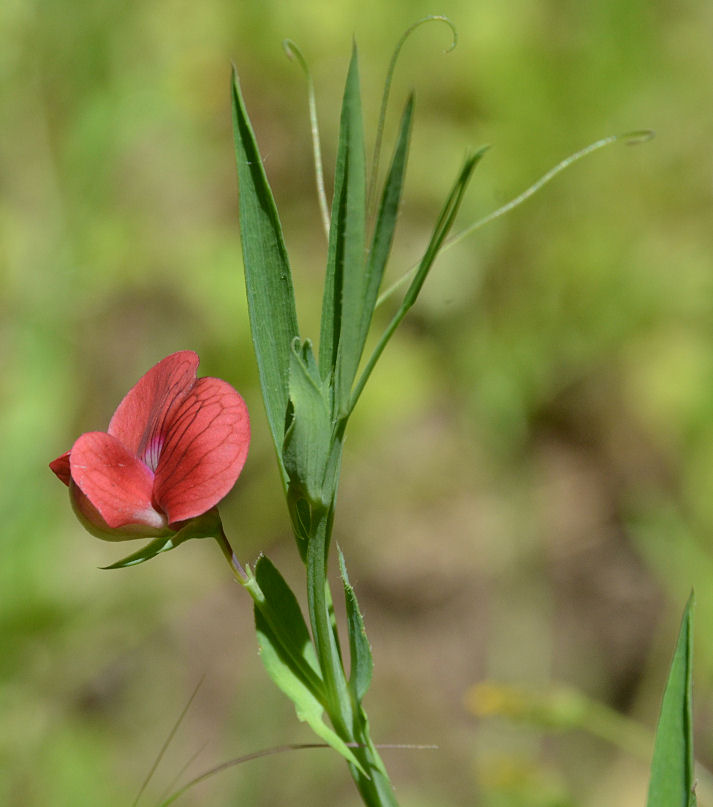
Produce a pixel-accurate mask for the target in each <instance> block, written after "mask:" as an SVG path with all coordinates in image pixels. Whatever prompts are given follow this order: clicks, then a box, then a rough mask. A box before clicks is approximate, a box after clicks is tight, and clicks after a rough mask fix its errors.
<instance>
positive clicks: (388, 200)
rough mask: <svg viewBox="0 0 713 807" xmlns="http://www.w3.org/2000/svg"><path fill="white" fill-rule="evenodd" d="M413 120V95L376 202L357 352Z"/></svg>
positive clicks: (388, 240) (390, 231) (387, 247)
mask: <svg viewBox="0 0 713 807" xmlns="http://www.w3.org/2000/svg"><path fill="white" fill-rule="evenodd" d="M412 121H413V95H411V96H409V99H408V102H407V103H406V107H405V109H404V112H403V115H402V117H401V126H400V128H399V136H398V139H397V141H396V148H395V150H394V156H393V159H392V161H391V168H390V169H389V174H388V176H387V178H386V182H385V184H384V192H383V194H382V197H381V204H380V205H379V213H378V216H377V219H376V226H375V228H374V236H373V239H372V242H371V249H370V250H369V257H368V260H367V264H366V283H365V289H364V294H365V299H364V305H363V309H362V320H361V328H360V333H359V343H360V347H359V353H360V356H361V352H362V351H363V349H364V343H365V342H366V338H367V335H368V332H369V326H370V325H371V319H372V316H373V314H374V309H375V308H376V301H377V299H378V296H379V289H380V287H381V281H382V279H383V277H384V270H385V269H386V262H387V260H388V258H389V253H390V252H391V245H392V243H393V239H394V230H395V229H396V219H397V217H398V213H399V205H400V203H401V195H402V192H403V185H404V175H405V173H406V161H407V157H408V149H409V142H410V138H411V125H412Z"/></svg>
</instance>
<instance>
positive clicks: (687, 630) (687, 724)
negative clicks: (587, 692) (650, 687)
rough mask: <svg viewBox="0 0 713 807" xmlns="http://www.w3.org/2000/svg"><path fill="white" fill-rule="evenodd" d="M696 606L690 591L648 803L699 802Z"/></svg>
mask: <svg viewBox="0 0 713 807" xmlns="http://www.w3.org/2000/svg"><path fill="white" fill-rule="evenodd" d="M693 608H694V596H693V594H691V596H690V598H689V600H688V603H687V605H686V609H685V611H684V613H683V620H682V622H681V630H680V632H679V635H678V642H677V644H676V650H675V652H674V656H673V662H672V663H671V671H670V673H669V677H668V681H667V683H666V690H665V692H664V696H663V703H662V705H661V715H660V717H659V723H658V728H657V729H656V742H655V744H654V754H653V760H652V762H651V780H650V782H649V795H648V800H647V807H692V805H695V803H696V798H695V792H694V789H693V788H694V774H693V733H692V692H691V690H692V662H693Z"/></svg>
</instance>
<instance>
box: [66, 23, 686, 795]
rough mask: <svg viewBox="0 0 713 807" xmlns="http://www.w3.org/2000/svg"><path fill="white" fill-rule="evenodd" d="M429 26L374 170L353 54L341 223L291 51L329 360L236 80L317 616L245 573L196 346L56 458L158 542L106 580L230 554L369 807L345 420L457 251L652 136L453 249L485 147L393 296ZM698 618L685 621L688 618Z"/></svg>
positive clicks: (265, 385) (267, 352) (270, 570)
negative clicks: (309, 332) (385, 161)
mask: <svg viewBox="0 0 713 807" xmlns="http://www.w3.org/2000/svg"><path fill="white" fill-rule="evenodd" d="M428 19H440V20H444V21H446V22H447V23H448V24H449V25H450V22H449V21H448V20H446V19H445V18H442V17H429V18H425V19H424V20H420V21H419V22H417V23H416V24H415V25H414V26H412V27H411V28H410V29H409V30H408V31H407V32H406V33H405V34H404V36H403V37H402V39H401V40H400V42H399V43H398V45H397V48H396V50H395V52H394V56H393V59H392V61H391V64H390V67H389V70H388V73H387V80H386V84H385V90H384V95H383V100H382V106H381V113H380V120H379V124H378V127H377V135H376V146H375V153H374V157H373V159H372V162H371V166H369V165H368V164H367V159H366V149H365V135H364V124H363V118H362V110H361V97H360V86H359V66H358V54H357V49H356V46H354V48H353V50H352V55H351V61H350V64H349V69H348V73H347V79H346V85H345V89H344V94H343V99H342V106H341V116H340V129H339V140H338V148H337V158H336V170H335V179H334V190H333V194H332V199H331V211H330V210H329V206H328V204H327V198H326V193H325V191H324V187H323V179H322V177H323V172H322V163H321V155H320V146H319V136H318V130H317V124H316V111H315V103H314V92H313V88H312V80H311V76H310V75H309V70H308V68H307V64H306V62H305V60H304V58H303V56H302V54H301V53H300V51H299V49H298V48H297V46H296V45H295V44H294V43H292V42H289V41H287V42H286V44H285V47H286V50H287V52H288V55H290V56H292V57H293V58H296V59H297V61H298V62H299V63H300V65H301V66H302V68H303V69H304V70H305V73H306V75H307V79H308V84H309V106H310V118H311V122H312V131H313V142H314V154H315V166H316V176H317V189H318V196H319V203H320V211H321V214H322V222H323V226H324V229H325V232H326V235H327V239H328V248H327V261H326V269H325V274H324V290H323V297H322V312H321V322H320V330H319V342H318V346H317V347H316V348H315V346H314V343H313V342H312V340H311V339H310V338H307V337H305V336H303V335H302V333H301V332H300V329H299V326H298V317H297V310H296V305H295V295H294V290H293V281H292V271H291V268H290V262H289V258H288V254H287V249H286V247H285V242H284V239H283V234H282V226H281V223H280V218H279V215H278V211H277V208H276V205H275V201H274V197H273V194H272V191H271V188H270V185H269V183H268V180H267V177H266V174H265V170H264V167H263V161H262V158H261V156H260V152H259V149H258V146H257V142H256V138H255V134H254V132H253V129H252V126H251V123H250V119H249V117H248V113H247V110H246V107H245V103H244V100H243V97H242V94H241V89H240V84H239V81H238V75H237V71H236V70H235V69H234V70H233V80H232V108H233V124H234V138H235V152H236V158H237V172H238V182H239V214H240V233H241V239H242V248H243V259H244V270H245V284H246V291H247V301H248V311H249V317H250V325H251V330H252V339H253V345H254V349H255V355H256V358H257V366H258V372H259V379H260V385H261V389H262V396H263V401H264V406H265V412H266V415H267V422H268V426H269V430H270V433H271V436H272V441H273V445H274V449H275V453H276V457H277V463H278V466H279V471H280V478H281V482H282V487H283V491H284V495H285V499H286V503H287V512H288V514H289V519H290V524H291V528H292V533H293V535H294V540H295V544H296V548H297V551H298V553H299V557H300V559H301V561H302V563H303V565H304V572H305V583H306V602H307V614H306V616H305V614H304V613H303V611H302V609H301V607H300V605H299V602H298V598H297V596H296V595H295V593H294V592H293V591H292V590H291V588H290V586H289V585H288V583H287V582H286V581H285V579H284V577H283V576H282V575H281V574H280V572H279V571H278V569H277V568H276V567H275V565H274V564H273V563H272V562H271V561H270V560H269V559H268V558H267V557H265V556H261V557H260V558H259V559H258V560H257V562H256V563H255V564H254V565H253V566H251V565H249V564H246V565H242V564H241V563H240V562H239V560H238V558H237V555H236V553H235V552H234V550H233V547H232V546H231V544H230V543H229V541H228V538H227V536H226V535H225V533H224V531H223V527H222V524H221V521H220V517H219V516H218V512H217V509H216V506H217V505H218V503H219V501H220V500H221V499H222V497H223V496H224V495H225V494H226V493H227V492H228V491H229V490H230V488H231V487H232V486H233V484H234V483H235V482H236V480H237V478H238V476H239V474H240V472H241V469H242V467H243V463H244V462H245V458H246V454H247V449H248V443H249V438H250V426H249V422H248V416H247V409H246V407H245V404H244V402H243V400H242V398H241V397H240V395H239V394H238V393H237V392H236V391H235V390H233V389H232V387H230V386H229V385H228V384H227V383H226V382H224V381H221V380H219V379H198V380H196V377H195V373H196V368H197V365H198V357H197V356H196V355H195V354H194V353H193V352H192V351H182V352H180V353H176V354H173V355H172V356H169V357H167V358H165V359H163V360H162V361H161V362H159V364H157V365H156V366H155V367H154V368H152V369H151V370H150V371H149V372H148V373H147V374H146V375H145V376H144V377H143V378H142V379H141V380H140V381H139V382H138V384H137V385H136V386H135V387H134V388H133V389H132V390H131V391H130V392H129V393H128V395H127V396H126V398H125V399H124V400H123V401H122V403H121V404H120V406H119V407H118V409H117V411H116V413H115V415H114V417H113V418H112V420H111V423H110V425H109V427H108V431H107V432H106V433H104V432H91V433H89V434H85V435H82V436H81V437H80V438H79V439H78V440H77V441H76V442H75V444H74V446H73V447H72V449H71V450H70V451H69V452H66V453H65V454H63V455H61V456H60V457H58V458H57V460H55V461H54V462H52V463H51V467H52V470H53V471H54V472H55V474H56V475H57V476H58V477H59V478H60V479H61V480H62V481H63V482H65V484H67V485H68V487H69V489H70V497H71V499H72V502H73V506H74V508H75V511H76V512H77V514H78V516H79V518H80V520H81V521H82V523H83V524H84V525H85V526H86V527H87V529H89V531H90V532H92V533H93V534H95V535H97V536H98V537H101V538H105V539H108V540H125V539H129V538H136V537H144V538H147V537H148V538H151V539H152V540H151V541H150V542H149V543H148V544H147V545H146V546H145V547H144V548H143V549H141V550H139V551H138V552H135V553H133V554H132V555H129V556H128V557H126V558H124V559H123V560H122V561H119V562H117V563H115V564H113V565H112V566H111V567H109V568H121V567H125V566H132V565H135V564H137V563H142V562H144V561H146V560H149V559H151V558H153V557H155V556H156V555H158V554H159V553H161V552H164V551H167V550H170V549H173V548H175V547H176V546H178V545H179V544H180V543H182V542H184V541H185V540H188V539H189V538H206V537H210V538H214V539H215V540H216V541H217V542H218V544H219V546H220V549H221V550H222V552H223V554H224V556H225V558H226V560H227V561H228V563H229V565H230V569H231V571H232V573H233V575H234V577H235V578H236V580H237V581H238V582H239V583H240V584H241V586H243V587H244V588H245V590H246V591H247V592H248V593H249V595H250V596H251V598H252V600H253V607H254V617H255V627H256V633H257V643H258V647H259V652H260V656H261V659H262V662H263V664H264V666H265V669H266V671H267V673H268V674H269V676H270V678H271V679H272V680H273V682H274V683H275V684H276V685H277V687H278V688H279V689H280V690H281V691H282V692H283V693H284V694H285V695H287V696H288V697H289V698H290V699H291V700H292V702H293V703H294V706H295V709H296V712H297V716H298V718H299V719H300V720H302V721H304V722H306V723H307V724H308V725H309V726H310V727H311V728H312V730H313V731H314V732H315V734H316V735H317V736H318V738H319V739H320V740H321V741H322V743H324V744H327V745H328V746H331V748H333V749H334V750H335V751H337V752H338V753H339V754H340V755H341V756H342V757H343V758H344V759H345V760H346V762H347V765H348V767H349V771H350V773H351V775H352V777H353V779H354V782H355V783H356V786H357V789H358V791H359V793H360V795H361V798H362V800H363V802H364V804H366V805H369V806H370V807H394V806H395V805H396V804H397V802H396V797H395V794H394V790H393V788H392V785H391V782H390V780H389V776H388V773H387V771H386V768H385V766H384V763H383V761H382V759H381V757H380V755H379V752H378V749H377V744H376V743H375V742H374V741H373V739H372V736H371V731H370V724H369V720H368V718H367V714H366V711H365V708H364V699H365V696H366V694H367V692H368V690H369V686H370V683H371V678H372V668H373V661H372V654H371V648H370V645H369V641H368V639H367V634H366V629H365V625H364V620H363V618H362V615H361V612H360V609H359V605H358V602H357V597H356V593H355V591H354V588H353V587H352V585H351V583H350V581H349V576H348V573H347V564H346V560H345V556H344V554H343V553H342V552H341V550H338V566H339V572H340V577H341V591H340V593H339V596H340V597H343V598H344V603H345V608H346V625H345V626H344V628H341V629H340V626H339V625H338V624H337V620H336V618H335V611H334V607H333V602H334V599H333V598H334V594H333V592H332V590H331V587H330V582H329V578H328V568H329V561H330V550H331V549H332V543H333V541H332V530H333V526H334V522H335V511H336V504H337V491H338V485H339V477H340V469H341V461H342V449H343V445H344V440H345V435H346V431H347V428H348V424H349V420H350V417H351V415H352V413H353V412H354V409H355V407H356V405H357V403H358V401H359V398H360V396H361V394H362V392H363V390H364V388H365V386H366V384H367V382H368V381H369V379H370V377H371V374H372V372H373V370H374V368H375V366H376V364H377V362H378V361H379V358H380V357H381V355H382V353H383V351H384V349H385V348H386V346H387V344H388V343H389V340H390V339H391V338H392V336H393V335H394V333H395V331H396V330H397V328H398V327H399V325H400V324H401V322H402V321H403V319H404V317H405V315H406V313H407V312H408V310H409V309H410V308H411V306H412V305H413V304H414V303H415V301H416V299H417V298H418V295H419V293H420V291H421V289H422V287H423V284H424V282H425V280H426V278H427V276H428V273H429V272H430V270H431V268H432V267H433V264H434V261H435V259H436V257H437V256H438V254H439V251H440V250H441V249H442V248H443V247H444V246H445V245H450V244H452V243H454V242H455V241H456V240H459V239H460V238H462V237H464V236H466V235H468V234H470V233H471V232H473V231H474V230H475V229H477V228H478V227H479V226H481V225H482V224H484V223H486V222H487V221H490V220H492V219H493V218H495V217H496V216H498V215H501V214H502V213H505V212H507V211H508V210H509V209H511V208H512V207H514V206H515V205H516V204H519V203H520V202H522V201H524V200H525V199H526V198H527V197H528V196H529V195H531V194H532V193H534V192H535V191H536V190H537V189H539V187H541V186H542V185H543V184H545V182H547V181H549V180H550V179H552V177H554V176H555V175H556V174H557V173H559V171H561V170H563V169H564V168H566V167H567V166H569V165H570V164H571V163H572V162H573V161H574V160H577V159H579V158H581V157H583V156H585V155H586V154H589V153H591V152H592V151H594V150H596V149H599V148H602V147H603V146H606V145H608V144H609V143H613V142H615V141H617V140H621V139H623V140H624V141H625V142H629V143H631V142H637V141H638V140H640V139H642V138H644V137H646V133H642V132H634V133H630V134H628V135H624V136H622V137H616V136H615V137H609V138H605V139H603V140H600V141H597V142H596V143H594V144H592V145H591V146H588V147H587V148H585V149H583V150H582V151H580V152H578V153H576V154H575V155H573V156H572V157H570V158H567V159H566V160H564V161H563V162H562V163H560V164H559V165H558V166H556V167H555V168H554V169H552V170H551V171H550V172H548V173H547V174H546V175H545V176H544V177H543V178H542V179H541V180H539V181H538V182H537V183H535V185H533V186H532V187H531V188H529V189H528V190H527V191H525V192H524V193H523V194H521V195H520V196H519V197H517V198H516V199H514V200H513V201H512V202H510V203H508V204H507V205H505V206H504V207H503V208H500V209H499V210H497V211H495V213H492V214H490V215H489V216H486V217H485V218H484V219H481V220H480V221H478V222H475V223H474V224H472V225H471V226H469V227H468V228H466V230H464V231H462V232H461V233H459V234H458V235H457V236H454V237H451V239H450V240H447V239H448V237H449V234H450V233H451V230H452V227H453V224H454V221H455V219H456V216H457V214H458V210H459V207H460V204H461V201H462V199H463V196H464V193H465V191H466V188H467V187H468V184H469V182H470V180H471V178H472V176H473V172H474V170H475V168H476V167H477V165H478V163H479V162H480V160H481V159H482V157H483V156H484V154H485V152H486V150H487V147H484V148H481V149H479V150H478V151H476V152H475V153H473V154H471V155H468V156H466V157H465V159H464V161H463V164H462V166H461V167H460V169H459V170H458V171H457V173H456V175H455V177H454V179H453V181H452V185H451V187H450V190H449V192H448V193H447V195H446V198H445V201H444V203H443V205H442V208H441V210H440V212H439V214H438V216H437V217H436V220H435V223H434V225H433V228H432V232H431V235H430V238H429V240H428V241H427V243H426V244H425V248H424V250H423V254H422V257H421V258H420V260H419V261H418V262H417V263H416V265H415V266H413V267H412V268H411V270H410V271H409V272H407V273H406V274H404V275H403V276H402V279H401V280H400V281H399V282H398V283H397V284H396V285H395V286H393V287H391V288H390V289H389V290H387V292H385V293H384V292H382V289H381V287H382V281H383V278H384V274H385V269H386V265H387V261H388V258H389V254H390V251H391V246H392V242H393V239H394V232H395V228H396V223H397V218H398V213H399V206H400V203H401V198H402V193H403V188H404V179H405V174H406V165H407V158H408V152H409V142H410V136H411V129H412V122H413V115H414V100H413V97H412V96H411V97H409V98H408V99H407V101H406V103H405V105H404V108H403V112H402V115H401V120H400V124H399V127H398V134H397V137H396V141H395V146H394V149H393V155H392V157H391V162H390V165H389V167H388V170H387V171H386V176H385V179H384V181H383V184H382V186H381V187H380V188H377V180H378V177H379V161H380V151H381V133H382V131H383V124H384V117H385V112H386V106H387V102H388V97H389V91H390V86H391V78H392V74H393V70H394V66H395V63H396V58H397V56H398V53H399V51H400V48H401V46H402V45H403V43H404V42H405V40H406V38H407V36H408V35H409V33H410V32H411V31H412V30H413V29H414V28H415V27H416V26H417V25H420V24H421V23H422V22H425V21H426V20H428ZM454 44H455V40H454ZM367 176H368V177H369V180H368V181H367ZM402 286H405V291H403V296H402V298H401V302H400V303H399V304H398V305H397V306H396V309H395V312H394V313H393V316H392V317H391V320H390V321H389V322H388V324H387V325H386V327H385V329H384V330H383V332H382V333H381V334H380V335H379V336H378V337H377V338H376V340H375V343H374V344H375V346H374V347H373V349H372V351H371V353H369V354H366V355H365V347H366V345H367V339H368V337H369V335H370V331H371V327H372V320H373V316H374V311H375V309H376V307H377V305H378V304H379V303H380V302H381V301H382V300H383V298H384V296H386V295H391V294H393V293H395V292H396V291H398V290H399V289H400V288H401V287H402ZM690 609H691V606H689V609H687V612H686V614H687V616H686V620H687V621H685V622H684V626H688V625H689V623H690ZM687 630H688V628H687ZM685 636H686V638H684V639H682V640H681V642H682V643H683V644H681V643H680V647H679V650H678V651H677V657H676V663H675V665H674V669H673V670H672V679H671V680H672V681H673V682H674V683H673V684H671V685H670V691H669V690H667V701H666V708H667V709H668V711H667V712H666V714H667V715H668V717H667V718H666V717H664V718H663V725H664V730H663V731H664V734H665V735H666V736H665V737H664V739H663V740H661V741H660V743H659V745H657V757H656V760H658V762H657V765H658V768H656V767H655V771H654V772H655V773H656V770H658V774H657V775H658V778H656V776H654V778H652V793H653V794H654V795H653V796H650V805H651V807H658V805H662V807H663V804H664V803H668V802H666V801H665V799H664V800H663V801H662V800H657V798H658V797H657V795H656V794H657V793H659V791H660V789H661V787H665V786H666V785H665V784H664V785H661V782H664V783H665V782H669V775H668V773H667V770H668V769H667V768H666V766H667V765H668V764H669V762H670V760H671V759H672V758H673V757H674V756H675V757H676V759H677V760H678V765H679V768H680V771H679V773H678V779H679V780H680V781H679V782H678V783H677V784H675V786H674V789H676V788H678V791H677V792H679V793H680V791H681V789H683V790H685V789H686V788H688V789H689V790H690V787H691V777H692V774H691V770H692V757H691V744H690V726H689V723H690V641H689V638H688V636H689V634H688V633H686V634H685ZM347 648H348V653H347ZM681 648H683V649H681ZM347 658H348V659H349V664H348V665H347V664H346V663H345V662H346V659H347ZM681 693H682V694H681ZM661 736H663V735H661ZM662 743H663V744H662ZM660 749H663V750H660ZM252 756H253V755H251V757H252ZM656 760H655V762H656ZM223 767H224V766H220V769H222V768H223ZM215 770H218V769H215ZM210 773H211V772H208V774H206V775H209V774H210ZM203 778H205V777H199V779H198V780H194V781H193V782H192V783H189V785H187V786H185V787H183V788H181V790H180V791H178V792H177V793H175V794H174V795H173V796H171V797H170V798H169V799H168V800H166V801H164V802H163V804H164V805H167V804H169V803H171V802H172V801H174V800H175V799H176V798H178V796H180V795H181V793H183V792H185V790H186V789H187V787H189V786H191V784H194V783H195V782H196V781H199V780H202V779H203ZM670 803H671V804H672V803H673V802H670ZM687 803H693V802H687Z"/></svg>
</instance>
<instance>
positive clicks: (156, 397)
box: [108, 350, 199, 470]
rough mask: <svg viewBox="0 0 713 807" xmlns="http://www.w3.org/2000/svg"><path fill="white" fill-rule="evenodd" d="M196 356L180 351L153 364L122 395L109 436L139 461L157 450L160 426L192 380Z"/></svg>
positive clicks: (162, 428)
mask: <svg viewBox="0 0 713 807" xmlns="http://www.w3.org/2000/svg"><path fill="white" fill-rule="evenodd" d="M198 361H199V359H198V355H197V354H196V353H194V352H193V351H192V350H181V351H179V352H178V353H173V354H171V355H170V356H167V357H166V358H165V359H162V360H161V361H160V362H159V363H158V364H156V365H154V366H153V367H152V368H151V369H150V370H149V371H148V372H147V373H146V374H145V375H143V376H142V377H141V378H140V379H139V380H138V382H137V383H136V384H135V385H134V386H133V387H132V388H131V389H130V390H129V392H128V393H127V394H126V395H125V396H124V399H123V400H122V402H121V403H120V404H119V406H118V407H117V409H116V411H115V412H114V415H113V417H112V419H111V421H110V423H109V429H108V432H109V434H111V435H113V436H114V437H116V438H117V439H118V440H119V441H120V442H122V443H123V444H124V446H126V448H127V449H128V450H129V451H130V452H132V453H133V454H134V455H135V456H137V457H139V458H140V459H144V457H146V455H147V454H148V455H149V457H147V459H149V462H148V463H147V464H149V465H151V466H152V469H153V470H155V468H156V464H155V462H151V461H150V459H151V457H152V456H154V455H156V454H157V449H158V448H160V443H161V439H162V433H163V432H164V428H165V427H164V424H165V423H166V421H167V420H168V419H170V416H171V411H172V410H173V409H175V408H176V407H177V406H179V405H180V403H181V401H183V399H184V398H185V397H186V395H187V394H188V393H189V392H190V390H191V389H192V387H193V385H194V384H195V381H196V370H197V369H198Z"/></svg>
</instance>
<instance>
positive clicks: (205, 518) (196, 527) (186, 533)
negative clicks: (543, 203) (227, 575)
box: [102, 509, 220, 569]
mask: <svg viewBox="0 0 713 807" xmlns="http://www.w3.org/2000/svg"><path fill="white" fill-rule="evenodd" d="M219 530H220V516H218V511H217V510H216V509H213V510H209V511H208V512H207V513H205V514H204V515H202V516H200V517H199V518H195V519H193V520H192V521H189V522H188V524H186V525H185V527H183V529H180V530H179V531H178V532H176V533H174V534H173V535H169V536H165V535H160V536H159V537H158V538H154V539H153V541H149V543H148V544H146V546H144V547H142V548H141V549H139V551H138V552H133V553H132V554H131V555H128V556H127V557H125V558H122V560H118V561H116V563H112V564H111V566H103V567H102V568H103V569H125V568H127V567H128V566H138V565H139V564H140V563H146V561H147V560H151V559H152V558H155V557H156V555H160V554H161V553H162V552H168V551H169V550H171V549H175V548H176V547H177V546H180V545H181V544H184V543H185V542H186V541H190V540H191V539H192V538H215V536H216V535H217V534H218V531H219Z"/></svg>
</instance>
